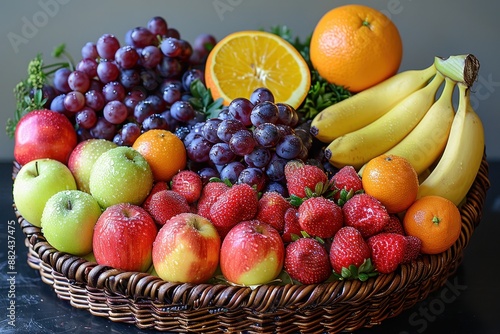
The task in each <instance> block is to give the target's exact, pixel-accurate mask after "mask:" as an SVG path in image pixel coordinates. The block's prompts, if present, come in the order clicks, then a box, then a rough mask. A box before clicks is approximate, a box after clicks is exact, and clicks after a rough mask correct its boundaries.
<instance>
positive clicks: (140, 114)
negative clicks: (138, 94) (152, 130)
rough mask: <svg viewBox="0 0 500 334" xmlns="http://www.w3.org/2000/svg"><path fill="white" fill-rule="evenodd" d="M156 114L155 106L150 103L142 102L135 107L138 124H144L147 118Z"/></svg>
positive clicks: (134, 114)
mask: <svg viewBox="0 0 500 334" xmlns="http://www.w3.org/2000/svg"><path fill="white" fill-rule="evenodd" d="M154 113H155V110H154V106H153V105H152V104H151V103H150V102H147V101H144V100H142V101H139V102H138V103H137V104H136V105H135V107H134V113H133V116H134V117H135V119H136V121H137V122H139V123H142V122H144V120H145V119H146V117H148V116H150V115H152V114H154Z"/></svg>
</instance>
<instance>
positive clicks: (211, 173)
mask: <svg viewBox="0 0 500 334" xmlns="http://www.w3.org/2000/svg"><path fill="white" fill-rule="evenodd" d="M198 175H199V176H200V178H201V182H202V184H203V185H204V186H205V185H206V184H207V183H208V182H210V179H211V178H213V177H217V178H218V177H220V175H219V172H218V171H217V170H216V169H215V168H212V167H202V168H200V169H199V170H198Z"/></svg>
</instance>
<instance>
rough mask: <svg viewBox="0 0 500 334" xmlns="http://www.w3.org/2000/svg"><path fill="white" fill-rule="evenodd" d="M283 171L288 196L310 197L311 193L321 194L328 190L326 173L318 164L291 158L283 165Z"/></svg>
mask: <svg viewBox="0 0 500 334" xmlns="http://www.w3.org/2000/svg"><path fill="white" fill-rule="evenodd" d="M284 172H285V180H286V186H287V189H288V194H289V195H290V196H296V197H298V198H305V197H311V193H315V194H316V195H321V194H323V193H324V192H325V191H327V190H328V186H329V182H328V178H327V176H326V173H325V172H324V171H323V170H322V169H321V168H319V167H318V166H314V165H306V164H304V163H303V162H302V161H299V160H292V161H289V162H288V163H287V164H286V165H285V169H284Z"/></svg>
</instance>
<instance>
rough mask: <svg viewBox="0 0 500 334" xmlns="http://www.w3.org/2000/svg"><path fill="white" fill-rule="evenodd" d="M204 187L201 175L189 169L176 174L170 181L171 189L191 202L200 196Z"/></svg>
mask: <svg viewBox="0 0 500 334" xmlns="http://www.w3.org/2000/svg"><path fill="white" fill-rule="evenodd" d="M202 188H203V183H202V181H201V177H200V176H199V175H198V174H197V173H195V172H193V171H191V170H187V169H186V170H182V171H180V172H178V173H177V174H175V175H174V176H173V177H172V181H170V189H172V190H173V191H175V192H178V193H179V194H181V195H182V196H184V197H185V198H186V200H187V202H188V203H189V204H191V203H194V202H196V201H197V200H198V199H199V198H200V195H201V190H202Z"/></svg>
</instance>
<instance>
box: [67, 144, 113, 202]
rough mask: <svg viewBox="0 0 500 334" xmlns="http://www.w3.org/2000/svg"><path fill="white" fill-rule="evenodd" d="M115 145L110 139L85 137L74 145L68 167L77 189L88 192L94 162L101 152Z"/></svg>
mask: <svg viewBox="0 0 500 334" xmlns="http://www.w3.org/2000/svg"><path fill="white" fill-rule="evenodd" d="M117 146H118V145H116V144H115V143H113V142H112V141H110V140H106V139H98V138H91V139H87V140H84V141H82V142H80V143H78V145H76V147H75V148H74V149H73V151H72V152H71V154H70V156H69V159H68V168H69V170H70V171H71V173H73V176H74V177H75V181H76V185H77V187H78V189H79V190H81V191H85V192H87V193H90V189H89V180H90V171H91V170H92V166H94V162H95V161H96V160H97V158H99V157H100V156H101V154H103V153H104V152H106V151H108V150H110V149H112V148H115V147H117Z"/></svg>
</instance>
